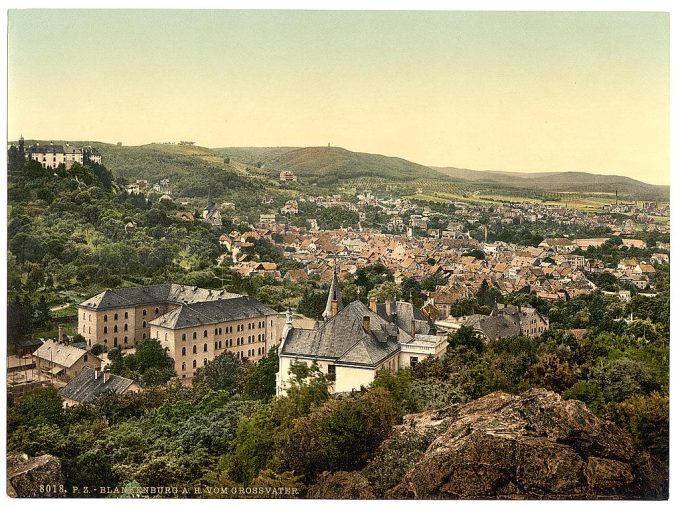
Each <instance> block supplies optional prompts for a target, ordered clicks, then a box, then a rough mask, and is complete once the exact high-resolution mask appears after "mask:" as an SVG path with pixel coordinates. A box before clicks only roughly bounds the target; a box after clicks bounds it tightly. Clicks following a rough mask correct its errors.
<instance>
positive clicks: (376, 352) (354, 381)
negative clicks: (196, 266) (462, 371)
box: [276, 273, 447, 394]
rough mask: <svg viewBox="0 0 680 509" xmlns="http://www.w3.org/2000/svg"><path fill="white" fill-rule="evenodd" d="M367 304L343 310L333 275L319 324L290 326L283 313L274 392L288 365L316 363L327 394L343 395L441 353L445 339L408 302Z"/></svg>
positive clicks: (282, 388)
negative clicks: (383, 371)
mask: <svg viewBox="0 0 680 509" xmlns="http://www.w3.org/2000/svg"><path fill="white" fill-rule="evenodd" d="M369 306H370V307H369ZM369 306H366V305H365V304H364V303H362V302H361V301H359V300H356V301H354V302H352V303H350V304H348V305H347V306H344V305H343V303H342V298H341V296H340V288H339V283H338V280H337V273H335V274H334V276H333V280H332V282H331V287H330V290H329V293H328V301H327V303H326V310H325V311H324V313H323V316H324V321H323V322H322V323H319V324H317V326H316V327H315V328H313V329H302V328H296V327H293V323H292V315H290V313H289V314H288V316H287V319H286V324H285V325H284V327H283V330H282V334H281V343H280V345H279V372H278V373H277V375H276V381H277V383H276V387H277V394H283V393H285V392H286V390H287V389H288V386H289V380H290V368H291V366H292V365H293V364H294V363H299V362H303V363H305V364H308V365H311V364H316V365H317V366H319V368H320V369H321V371H322V372H323V373H325V374H326V375H327V376H328V379H329V381H330V382H331V390H332V391H333V392H349V391H352V390H358V389H360V388H361V387H362V386H364V387H367V386H368V385H370V383H371V382H372V381H373V380H374V379H375V376H376V374H377V373H378V371H379V370H380V369H388V370H390V371H393V372H396V371H397V370H398V369H400V368H402V367H412V366H413V365H415V364H417V363H418V362H420V361H422V360H423V359H425V358H427V357H438V356H441V355H442V354H443V353H444V351H445V349H446V344H447V342H446V336H445V335H437V334H436V331H435V329H434V327H433V325H432V324H431V322H430V321H429V320H428V319H427V317H426V316H425V315H424V314H423V313H422V312H421V311H420V310H418V309H417V308H415V307H414V306H413V305H412V304H411V303H407V302H391V303H386V304H380V305H379V304H378V303H377V302H376V301H375V300H371V301H370V303H369Z"/></svg>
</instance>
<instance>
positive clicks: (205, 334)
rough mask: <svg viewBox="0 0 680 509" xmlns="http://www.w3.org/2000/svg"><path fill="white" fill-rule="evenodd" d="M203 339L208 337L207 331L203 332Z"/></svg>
mask: <svg viewBox="0 0 680 509" xmlns="http://www.w3.org/2000/svg"><path fill="white" fill-rule="evenodd" d="M203 337H204V338H207V337H208V331H207V330H204V331H203Z"/></svg>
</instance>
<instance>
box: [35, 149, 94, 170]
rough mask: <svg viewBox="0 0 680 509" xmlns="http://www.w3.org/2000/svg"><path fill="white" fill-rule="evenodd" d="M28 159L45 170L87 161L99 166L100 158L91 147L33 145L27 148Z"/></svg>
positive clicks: (68, 166)
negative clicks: (37, 163)
mask: <svg viewBox="0 0 680 509" xmlns="http://www.w3.org/2000/svg"><path fill="white" fill-rule="evenodd" d="M27 157H28V159H30V160H32V161H37V162H39V163H40V164H41V165H42V167H43V168H45V169H48V168H49V169H55V168H56V167H57V166H59V165H60V164H63V165H65V166H66V168H67V169H68V168H70V167H71V166H72V165H73V163H79V164H84V163H86V162H88V161H91V162H93V163H97V164H101V162H102V156H101V155H100V154H99V152H97V150H95V149H93V148H92V147H84V148H78V147H74V146H72V145H71V144H69V143H67V144H66V145H54V144H52V143H50V144H49V145H40V144H35V145H32V146H30V147H29V148H28V151H27Z"/></svg>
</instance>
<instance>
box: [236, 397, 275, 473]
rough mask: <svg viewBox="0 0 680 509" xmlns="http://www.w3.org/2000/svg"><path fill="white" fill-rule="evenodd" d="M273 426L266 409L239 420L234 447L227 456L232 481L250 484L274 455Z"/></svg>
mask: <svg viewBox="0 0 680 509" xmlns="http://www.w3.org/2000/svg"><path fill="white" fill-rule="evenodd" d="M274 437H275V426H274V423H273V421H272V419H271V415H270V413H269V412H267V411H261V412H257V413H256V414H254V415H252V416H251V417H249V418H248V419H243V420H241V422H239V425H238V429H237V430H236V441H235V443H236V447H235V449H234V453H233V454H232V455H230V456H229V460H228V461H229V467H228V470H229V476H230V477H231V479H233V480H234V481H237V482H240V483H244V484H250V483H251V481H252V480H253V478H254V477H255V476H257V474H258V473H259V472H260V471H261V470H262V469H264V468H265V467H266V466H267V464H268V463H269V462H270V461H271V459H272V457H273V456H274V450H275V449H274Z"/></svg>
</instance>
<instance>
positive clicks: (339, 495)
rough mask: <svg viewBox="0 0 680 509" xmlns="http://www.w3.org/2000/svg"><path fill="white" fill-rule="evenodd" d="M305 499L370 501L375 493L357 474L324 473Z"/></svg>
mask: <svg viewBox="0 0 680 509" xmlns="http://www.w3.org/2000/svg"><path fill="white" fill-rule="evenodd" d="M307 498H329V499H348V500H349V499H351V500H370V499H374V498H375V492H374V491H373V489H372V488H371V485H370V484H369V482H368V480H367V479H366V478H365V477H364V476H363V475H361V474H360V473H359V472H345V471H342V470H340V471H338V472H333V473H330V472H324V473H323V474H321V475H320V476H319V477H318V479H317V481H316V483H315V484H314V485H313V486H312V487H310V488H309V490H308V491H307Z"/></svg>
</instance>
